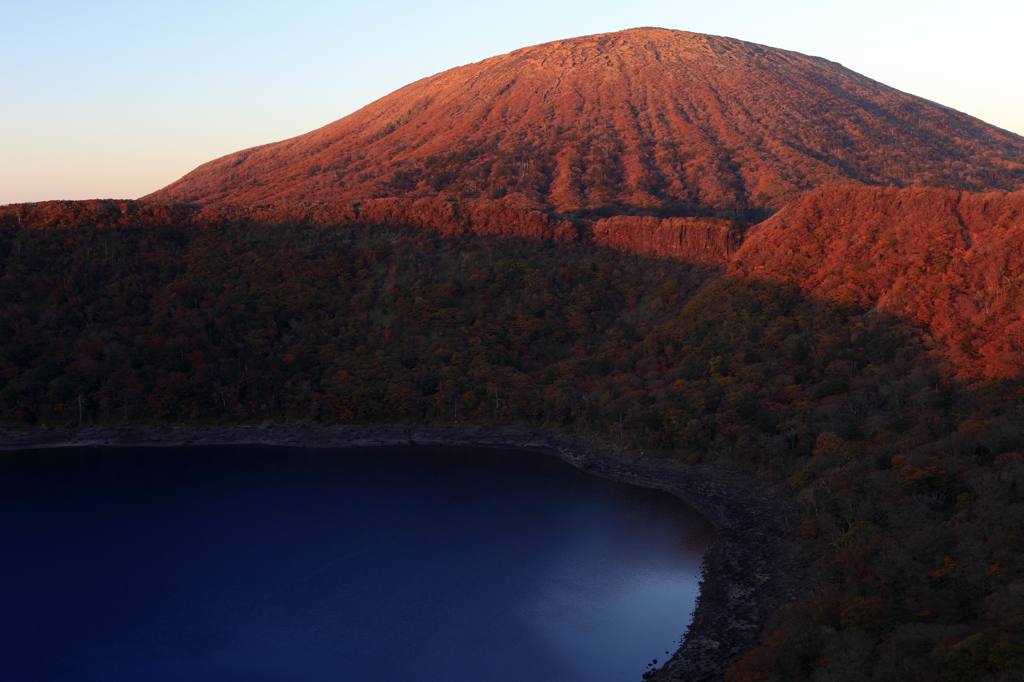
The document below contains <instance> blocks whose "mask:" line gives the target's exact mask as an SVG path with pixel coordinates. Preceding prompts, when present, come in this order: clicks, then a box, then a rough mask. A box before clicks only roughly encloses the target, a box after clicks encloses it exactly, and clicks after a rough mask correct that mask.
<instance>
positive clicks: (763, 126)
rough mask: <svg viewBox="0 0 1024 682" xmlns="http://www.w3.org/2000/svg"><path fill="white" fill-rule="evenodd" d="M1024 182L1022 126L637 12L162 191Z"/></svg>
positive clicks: (430, 192)
mask: <svg viewBox="0 0 1024 682" xmlns="http://www.w3.org/2000/svg"><path fill="white" fill-rule="evenodd" d="M850 181H852V182H857V183H864V184H874V185H891V186H899V187H902V186H921V185H929V186H942V187H949V188H956V189H962V190H974V191H978V190H994V189H1004V190H1013V189H1018V188H1020V187H1022V186H1024V138H1021V137H1020V136H1017V135H1014V134H1012V133H1009V132H1007V131H1004V130H1001V129H999V128H996V127H993V126H991V125H988V124H986V123H984V122H982V121H979V120H977V119H975V118H972V117H970V116H967V115H965V114H962V113H959V112H957V111H954V110H952V109H949V108H947V107H943V106H940V105H938V104H934V103H932V102H929V101H926V100H923V99H920V98H917V97H914V96H912V95H908V94H906V93H903V92H900V91H898V90H895V89H893V88H890V87H887V86H885V85H883V84H881V83H878V82H876V81H873V80H871V79H869V78H866V77H864V76H861V75H859V74H857V73H854V72H853V71H850V70H849V69H846V68H844V67H843V66H841V65H839V64H836V63H834V62H830V61H827V60H825V59H820V58H817V57H809V56H806V55H802V54H799V53H796V52H790V51H786V50H779V49H775V48H771V47H765V46H763V45H757V44H754V43H748V42H744V41H740V40H735V39H732V38H724V37H719V36H710V35H702V34H696V33H688V32H683V31H672V30H665V29H656V28H641V29H632V30H627V31H622V32H618V33H608V34H602V35H594V36H586V37H581V38H574V39H570V40H560V41H556V42H552V43H547V44H544V45H538V46H534V47H527V48H524V49H520V50H516V51H514V52H511V53H509V54H505V55H501V56H497V57H493V58H491V59H486V60H484V61H481V62H478V63H475V64H470V65H467V66H462V67H459V68H455V69H451V70H449V71H445V72H443V73H440V74H437V75H435V76H431V77H429V78H424V79H422V80H420V81H417V82H415V83H412V84H410V85H408V86H406V87H404V88H401V89H400V90H397V91H396V92H394V93H391V94H390V95H387V96H386V97H384V98H382V99H380V100H378V101H376V102H374V103H372V104H370V105H369V106H366V107H364V108H363V109H361V110H359V111H357V112H355V113H353V114H351V115H350V116H347V117H345V118H342V119H340V120H338V121H335V122H334V123H331V124H329V125H327V126H325V127H323V128H321V129H319V130H315V131H313V132H310V133H307V134H305V135H300V136H298V137H295V138H292V139H288V140H284V141H281V142H276V143H273V144H267V145H263V146H260V147H254V148H252V149H247V150H244V151H240V152H237V153H234V154H230V155H228V156H225V157H222V158H220V159H217V160H214V161H211V162H209V163H206V164H204V165H202V166H200V167H199V168H197V169H196V170H194V171H192V172H191V173H189V174H188V175H186V176H185V177H183V178H181V179H180V180H178V181H177V182H175V183H173V184H171V185H169V186H168V187H166V188H164V189H162V190H159V191H157V192H155V193H153V194H151V195H149V196H148V197H146V198H147V199H149V200H153V201H160V202H189V203H200V204H206V205H218V204H238V205H250V206H251V205H254V204H272V203H281V202H287V203H311V202H325V201H331V202H333V201H350V202H361V201H365V200H368V199H373V198H389V197H391V198H394V197H398V198H421V197H451V198H458V199H467V198H473V199H489V200H495V199H501V200H502V203H503V204H507V205H511V206H515V207H518V208H530V209H540V210H543V211H546V212H554V213H557V214H561V215H566V216H583V217H587V216H595V215H609V214H622V213H640V214H662V215H676V216H701V215H703V216H709V215H712V216H713V215H718V216H719V217H732V216H739V217H742V218H747V219H751V218H754V217H757V218H760V217H765V216H767V215H768V214H769V213H771V212H772V211H774V210H775V209H778V208H779V207H781V206H782V205H783V204H784V203H785V202H786V201H788V200H790V199H792V198H794V197H795V196H796V195H798V194H799V193H801V192H802V191H805V190H807V189H809V188H813V187H817V186H820V185H822V184H827V183H833V182H850Z"/></svg>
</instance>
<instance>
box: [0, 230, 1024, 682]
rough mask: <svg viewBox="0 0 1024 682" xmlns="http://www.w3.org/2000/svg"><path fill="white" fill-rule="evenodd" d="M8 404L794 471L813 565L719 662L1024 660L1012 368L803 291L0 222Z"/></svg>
mask: <svg viewBox="0 0 1024 682" xmlns="http://www.w3.org/2000/svg"><path fill="white" fill-rule="evenodd" d="M0 300H2V301H3V303H4V305H3V308H2V312H0V421H2V422H3V424H4V425H5V426H7V427H9V428H19V427H27V426H79V425H116V424H176V423H188V424H200V423H201V424H237V423H288V424H337V423H345V424H354V423H384V422H388V423H393V422H405V423H417V424H423V423H429V424H466V423H471V424H510V423H524V424H531V425H539V426H543V427H547V428H551V429H557V430H561V431H567V432H572V433H577V434H581V435H584V436H586V437H590V438H597V439H600V440H603V441H606V442H610V443H615V444H620V445H624V446H628V447H631V448H636V449H642V450H644V451H645V452H648V453H655V454H658V455H660V456H665V457H675V458H682V459H685V460H687V461H690V462H697V461H705V462H713V463H716V464H719V465H722V466H726V467H731V468H736V469H741V470H744V471H747V472H750V473H753V474H756V475H758V476H761V477H767V478H769V479H771V480H774V481H778V482H781V483H783V484H784V487H785V489H786V490H787V491H788V494H791V495H792V496H793V498H794V499H795V500H796V501H797V502H798V504H799V507H800V509H801V511H802V515H803V517H802V520H801V522H800V524H799V528H800V533H801V535H802V536H803V537H804V539H805V540H806V542H807V544H808V546H809V547H810V548H811V550H812V553H813V556H814V557H816V559H815V561H814V564H813V567H812V575H813V584H812V585H809V586H808V589H807V592H806V595H805V597H804V598H803V599H802V600H801V601H799V602H798V603H795V604H793V605H791V606H790V607H788V608H787V609H786V610H785V612H784V613H780V614H778V616H777V617H776V618H774V619H773V621H772V622H771V623H770V624H769V627H768V628H767V630H766V631H765V633H764V636H763V639H762V644H761V645H760V646H759V647H757V648H756V649H754V650H753V651H751V652H750V653H749V654H748V655H747V656H746V657H745V658H744V659H743V660H741V661H739V662H737V663H736V665H735V666H733V668H732V669H731V670H730V671H729V673H728V679H730V680H733V681H734V682H739V681H741V680H764V679H776V680H795V679H815V680H836V679H867V678H872V679H894V680H895V679H900V680H906V679H928V680H932V679H937V680H948V681H961V680H964V681H966V680H1010V679H1020V675H1021V674H1022V673H1024V615H1022V614H1024V556H1022V555H1021V552H1020V547H1021V542H1022V537H1021V533H1022V531H1021V529H1022V528H1024V496H1022V493H1024V383H1022V382H1020V381H1001V382H988V383H976V384H963V383H958V382H956V381H954V380H953V379H952V378H951V376H952V374H951V373H950V372H948V371H947V368H945V367H944V366H943V365H942V364H941V361H939V360H937V359H936V356H934V355H933V354H930V353H929V352H928V348H927V344H926V342H925V341H924V340H923V339H922V336H921V334H920V333H919V331H918V330H917V329H916V328H915V327H913V326H911V325H910V324H908V323H907V322H905V321H903V320H901V319H899V318H897V317H894V316H891V315H887V314H883V313H879V312H877V311H869V310H864V309H862V308H858V307H855V306H853V305H840V304H837V303H830V302H827V301H823V300H815V299H811V298H808V297H807V296H806V295H804V294H802V293H801V292H800V290H799V289H797V288H795V287H789V286H785V285H781V284H772V283H767V282H758V281H756V280H752V279H740V278H737V277H733V276H729V275H727V274H725V273H723V272H722V271H720V270H718V269H715V268H713V267H711V266H707V265H694V264H688V263H685V262H670V261H659V260H654V259H649V258H644V257H640V256H636V255H630V254H625V253H620V252H616V251H611V250H606V249H601V248H597V247H594V246H587V245H581V244H572V243H568V244H554V243H547V242H530V241H524V240H519V239H515V238H507V237H481V236H441V235H438V234H434V233H430V232H424V231H413V230H407V229H401V228H387V229H379V228H370V227H365V226H364V227H329V226H323V225H319V226H310V225H304V224H298V223H290V224H278V225H255V224H235V225H223V226H206V227H201V226H194V225H184V224H183V225H175V224H169V225H163V226H159V227H153V226H150V227H142V226H120V227H107V228H98V227H88V226H86V227H77V228H53V229H28V228H18V227H16V226H9V227H4V228H2V230H0Z"/></svg>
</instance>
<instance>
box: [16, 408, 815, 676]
mask: <svg viewBox="0 0 1024 682" xmlns="http://www.w3.org/2000/svg"><path fill="white" fill-rule="evenodd" d="M236 444H239V445H241V444H245V445H273V446H284V447H303V448H350V447H378V446H415V445H432V446H460V447H489V448H518V449H525V450H533V451H540V452H546V453H549V454H553V455H555V456H557V457H559V458H560V459H562V460H563V461H565V462H567V463H569V464H571V465H572V466H574V467H576V468H577V469H580V470H581V471H585V472H587V473H590V474H593V475H596V476H601V477H603V478H607V479H611V480H615V481H620V482H623V483H628V484H631V485H637V486H642V487H645V488H652V489H656V490H661V491H664V492H667V493H669V494H671V495H673V496H675V497H677V498H679V499H681V500H682V501H683V502H685V503H686V504H688V505H690V506H691V507H693V508H694V509H696V510H697V511H698V512H699V513H701V514H702V515H703V516H704V517H705V518H707V519H708V521H710V522H711V524H712V525H713V526H714V527H715V529H716V531H717V533H716V537H715V540H714V542H713V543H712V544H711V546H710V547H709V548H708V550H707V553H706V554H705V557H704V575H703V579H702V582H701V590H700V596H699V597H698V600H697V608H696V610H695V612H694V616H693V622H692V623H691V625H690V627H689V628H688V630H687V632H686V635H685V636H684V638H683V643H682V645H681V646H680V648H679V649H678V650H677V651H676V652H675V654H674V655H673V656H672V657H671V658H670V659H669V660H668V661H667V662H665V663H664V665H663V666H662V667H660V668H658V669H656V670H652V671H650V672H648V673H647V674H646V675H645V677H646V678H647V679H650V680H655V681H664V680H687V681H689V682H702V681H704V680H720V679H722V676H723V673H724V671H725V668H726V667H727V666H728V665H729V664H730V663H731V662H733V661H735V660H736V659H737V658H739V657H740V656H741V655H742V654H743V653H744V652H745V651H746V650H748V649H749V648H750V647H751V646H753V645H754V644H755V643H756V642H757V639H758V636H759V634H760V632H761V628H762V626H763V625H764V623H765V620H766V619H767V617H768V615H769V614H770V613H771V612H772V611H773V610H775V609H776V608H778V607H779V606H780V605H781V604H783V603H785V602H786V601H790V600H792V599H794V598H795V597H796V596H797V594H798V592H799V590H800V589H801V588H802V587H803V585H804V573H805V569H804V565H805V562H804V561H803V560H802V557H801V545H800V543H799V542H798V540H797V539H796V533H795V532H794V525H795V523H796V519H797V515H796V512H795V510H794V509H793V508H792V507H791V506H790V505H789V504H788V502H787V501H786V498H785V496H784V495H783V494H782V493H781V491H779V490H778V489H777V488H776V487H774V486H771V485H768V484H765V483H763V482H760V481H757V480H756V479H752V478H750V477H746V476H743V475H740V474H737V473H734V472H731V471H727V470H724V469H721V468H718V467H715V466H711V465H703V464H697V465H690V464H685V463H682V462H677V461H674V460H667V459H664V458H659V457H652V456H645V455H644V454H643V453H642V452H640V453H635V452H629V451H625V450H621V449H617V448H611V447H608V446H606V445H600V444H595V443H585V442H583V441H581V440H578V439H575V438H568V437H564V436H560V435H558V434H554V433H550V432H545V431H540V430H536V429H525V428H522V429H520V428H492V427H412V426H377V427H327V428H313V427H287V426H276V427H264V426H236V427H209V428H204V427H121V428H83V429H29V430H18V431H0V451H4V450H7V451H12V450H32V449H42V448H56V447H88V446H118V447H125V446H135V447H159V446H182V445H190V446H212V445H236ZM638 675H639V671H638Z"/></svg>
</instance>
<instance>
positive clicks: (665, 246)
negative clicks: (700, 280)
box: [591, 216, 743, 265]
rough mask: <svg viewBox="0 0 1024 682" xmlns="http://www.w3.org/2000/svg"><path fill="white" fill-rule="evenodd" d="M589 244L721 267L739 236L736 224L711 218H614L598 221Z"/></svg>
mask: <svg viewBox="0 0 1024 682" xmlns="http://www.w3.org/2000/svg"><path fill="white" fill-rule="evenodd" d="M591 237H592V239H593V242H594V243H595V244H597V245H599V246H607V247H610V248H613V249H618V250H619V251H629V252H632V253H642V254H646V255H652V256H659V257H662V258H675V259H679V260H687V261H691V262H694V263H703V264H707V265H722V264H724V263H726V262H727V261H728V260H729V259H730V258H731V257H732V254H733V253H734V252H735V250H736V249H737V247H738V246H739V244H740V241H741V240H742V237H743V232H742V228H741V226H740V225H739V224H737V223H733V222H730V221H728V220H717V219H714V218H654V217H650V216H614V217H611V218H605V219H602V220H598V221H596V222H595V223H594V225H593V228H592V230H591Z"/></svg>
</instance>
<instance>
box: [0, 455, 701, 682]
mask: <svg viewBox="0 0 1024 682" xmlns="http://www.w3.org/2000/svg"><path fill="white" fill-rule="evenodd" d="M710 532H711V531H710V528H709V526H708V525H707V524H706V523H705V522H704V521H703V520H702V519H701V518H700V517H698V516H696V514H695V513H694V512H692V511H690V510H689V509H688V508H686V507H685V506H683V505H682V504H681V503H680V502H678V501H677V500H675V499H673V498H671V497H669V496H667V495H664V494H660V493H654V492H651V491H646V490H640V489H636V488H631V487H628V486H624V485H621V484H615V483H611V482H608V481H604V480H601V479H597V478H594V477H591V476H587V475H584V474H582V473H580V472H577V471H576V470H574V469H572V468H571V467H569V466H568V465H566V464H564V463H562V462H559V461H557V460H556V459H555V458H553V457H549V456H545V455H541V454H537V453H531V452H525V451H516V450H466V449H454V450H453V449H440V448H403V449H360V450H333V451H331V450H323V451H316V450H302V449H286V448H270V447H251V446H246V447H241V446H238V447H221V448H160V449H134V448H78V449H73V450H59V451H38V452H31V453H0V550H2V551H0V679H3V680H5V681H7V682H29V681H35V680H45V681H46V682H58V681H61V680H68V681H71V680H74V681H75V682H86V681H93V680H96V681H99V680H102V681H104V682H120V681H126V682H127V681H131V682H138V681H139V680H147V681H148V682H162V681H168V682H171V681H173V682H183V681H186V680H187V681H189V682H200V681H206V680H210V681H213V680H216V681H218V682H225V681H233V680H237V681H239V682H241V681H243V680H244V681H245V682H260V681H270V680H274V681H285V680H288V681H302V682H313V681H321V680H322V681H325V682H326V681H328V680H330V681H331V682H338V681H343V680H413V679H415V680H438V681H441V680H443V681H445V682H450V681H456V680H469V679H480V680H497V681H502V680H508V681H509V682H512V681H515V682H523V681H525V680H530V681H532V682H543V681H545V680H558V681H559V682H564V681H567V680H580V681H586V682H600V681H601V680H616V681H618V680H638V679H639V678H640V675H641V674H642V673H643V671H644V670H645V669H646V668H647V665H648V664H649V663H650V662H651V660H652V659H655V658H656V659H658V661H659V662H662V661H664V660H665V659H667V658H668V656H666V653H665V652H667V651H671V652H674V651H675V649H676V648H677V647H678V645H679V640H680V636H681V635H682V634H683V632H684V631H685V629H686V627H687V625H688V623H689V621H690V618H691V614H692V609H693V606H694V600H695V598H696V595H697V590H698V579H699V573H700V562H701V558H702V555H703V552H704V548H705V547H706V545H707V544H708V542H709V541H710Z"/></svg>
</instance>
